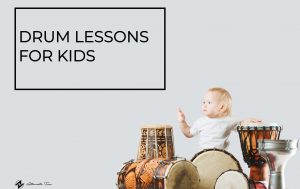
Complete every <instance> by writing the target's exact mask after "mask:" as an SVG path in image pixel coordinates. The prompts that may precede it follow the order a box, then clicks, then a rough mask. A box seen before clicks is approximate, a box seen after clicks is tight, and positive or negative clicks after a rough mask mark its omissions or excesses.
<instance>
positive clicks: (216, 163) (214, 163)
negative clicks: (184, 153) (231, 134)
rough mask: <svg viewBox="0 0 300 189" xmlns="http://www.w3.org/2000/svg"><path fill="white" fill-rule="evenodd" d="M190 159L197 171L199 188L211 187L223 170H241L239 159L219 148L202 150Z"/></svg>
mask: <svg viewBox="0 0 300 189" xmlns="http://www.w3.org/2000/svg"><path fill="white" fill-rule="evenodd" d="M191 161H192V163H193V164H194V165H196V167H197V170H198V172H199V177H200V188H201V189H213V188H214V185H215V183H216V180H217V178H218V177H219V176H220V174H222V173H223V172H224V171H227V170H230V169H232V170H239V171H241V170H242V168H241V166H240V163H239V161H238V160H237V159H236V158H235V157H234V156H233V155H232V154H230V153H229V152H227V151H225V150H220V149H206V150H202V151H201V152H199V153H197V154H196V155H195V156H194V157H193V158H192V160H191Z"/></svg>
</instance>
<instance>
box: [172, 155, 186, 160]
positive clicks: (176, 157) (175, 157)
mask: <svg viewBox="0 0 300 189" xmlns="http://www.w3.org/2000/svg"><path fill="white" fill-rule="evenodd" d="M174 159H182V160H186V158H184V157H179V156H174Z"/></svg>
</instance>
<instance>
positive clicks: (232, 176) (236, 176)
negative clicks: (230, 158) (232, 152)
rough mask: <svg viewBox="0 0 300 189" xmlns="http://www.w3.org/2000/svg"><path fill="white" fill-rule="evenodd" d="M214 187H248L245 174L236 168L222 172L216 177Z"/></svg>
mask: <svg viewBox="0 0 300 189" xmlns="http://www.w3.org/2000/svg"><path fill="white" fill-rule="evenodd" d="M214 189H250V186H249V181H248V177H247V175H245V174H244V173H242V172H241V171H237V170H228V171H225V172H223V173H222V174H221V175H220V176H219V177H218V179H217V181H216V184H215V187H214Z"/></svg>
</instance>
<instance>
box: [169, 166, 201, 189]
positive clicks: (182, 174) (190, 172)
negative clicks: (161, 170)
mask: <svg viewBox="0 0 300 189" xmlns="http://www.w3.org/2000/svg"><path fill="white" fill-rule="evenodd" d="M166 176H167V177H166V179H165V188H164V189H200V188H201V187H200V186H199V175H198V171H197V168H196V167H195V165H193V164H192V163H191V162H189V161H185V160H179V161H177V162H175V163H174V164H172V165H171V166H170V169H169V170H167V172H166Z"/></svg>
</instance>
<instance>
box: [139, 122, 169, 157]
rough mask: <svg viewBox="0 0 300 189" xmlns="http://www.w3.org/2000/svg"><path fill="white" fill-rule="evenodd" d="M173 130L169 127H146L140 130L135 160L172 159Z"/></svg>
mask: <svg viewBox="0 0 300 189" xmlns="http://www.w3.org/2000/svg"><path fill="white" fill-rule="evenodd" d="M174 153H175V152H174V140H173V129H172V126H170V125H146V126H144V127H142V128H141V139H140V144H139V149H138V155H137V160H143V159H152V158H166V159H171V158H173V157H174Z"/></svg>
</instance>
